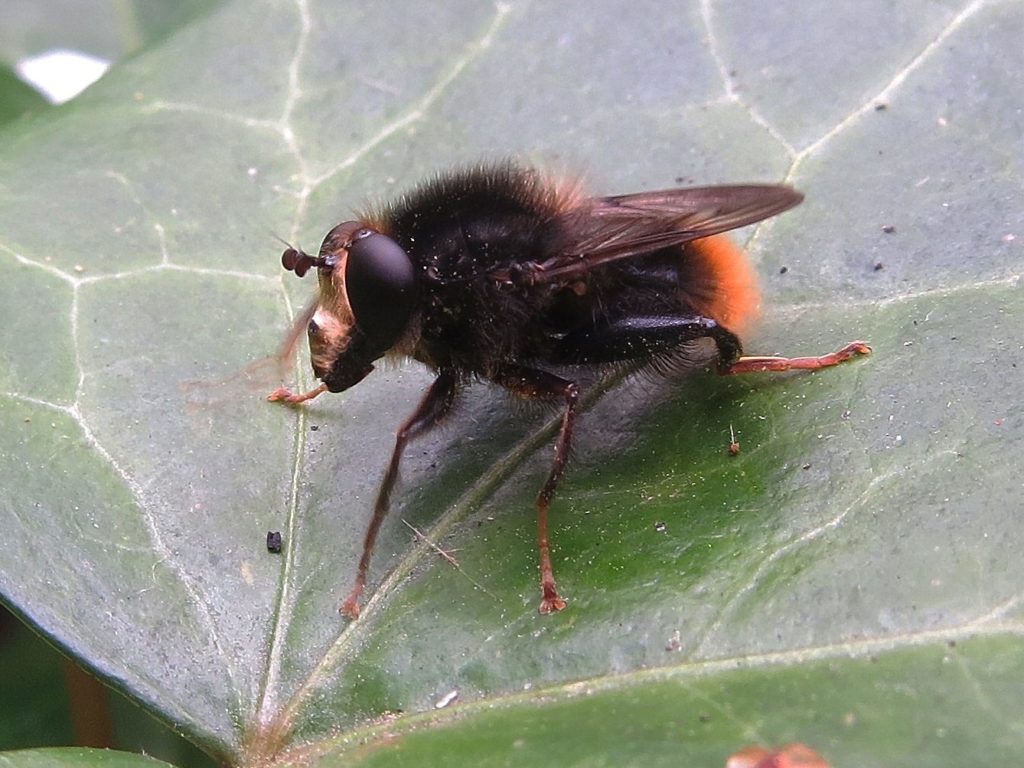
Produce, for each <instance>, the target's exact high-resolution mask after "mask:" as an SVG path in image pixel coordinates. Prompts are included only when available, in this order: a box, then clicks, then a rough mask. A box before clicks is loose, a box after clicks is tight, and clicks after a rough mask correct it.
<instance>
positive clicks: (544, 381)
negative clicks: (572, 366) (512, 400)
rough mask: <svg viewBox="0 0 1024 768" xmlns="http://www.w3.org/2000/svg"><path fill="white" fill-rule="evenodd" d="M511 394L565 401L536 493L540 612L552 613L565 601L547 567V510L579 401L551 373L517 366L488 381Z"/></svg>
mask: <svg viewBox="0 0 1024 768" xmlns="http://www.w3.org/2000/svg"><path fill="white" fill-rule="evenodd" d="M491 380H492V381H494V382H495V383H496V384H500V385H501V386H503V387H505V388H506V389H508V390H511V391H512V392H515V393H516V394H518V395H522V396H523V397H528V398H531V399H535V400H558V399H562V400H564V401H565V413H564V414H563V416H562V429H561V431H560V432H559V435H558V443H557V444H556V445H555V459H554V461H553V462H552V463H551V472H550V474H549V475H548V479H547V481H546V482H545V483H544V486H543V487H542V488H541V490H540V493H539V494H537V549H538V550H539V553H540V591H541V601H540V612H541V613H554V612H555V611H560V610H562V609H563V608H565V600H564V599H563V598H561V597H559V595H558V588H557V587H556V586H555V574H554V571H553V569H552V567H551V546H550V543H549V541H548V508H549V507H550V506H551V499H552V498H554V495H555V489H556V488H557V487H558V481H559V480H561V479H562V474H563V473H564V472H565V465H566V463H567V462H568V461H569V450H570V445H571V442H572V428H573V423H574V422H575V420H576V403H577V402H578V401H579V387H577V386H576V383H575V382H572V381H567V380H565V379H563V378H560V377H558V376H555V375H554V374H553V373H548V372H547V371H541V370H537V369H534V368H524V367H521V366H513V365H510V366H505V367H503V368H501V369H500V370H499V371H498V372H497V373H496V374H495V375H494V376H493V377H492V379H491Z"/></svg>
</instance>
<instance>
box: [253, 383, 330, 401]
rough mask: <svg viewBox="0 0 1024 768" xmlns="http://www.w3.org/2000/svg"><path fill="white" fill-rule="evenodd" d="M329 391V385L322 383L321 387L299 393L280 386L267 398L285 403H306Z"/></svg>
mask: <svg viewBox="0 0 1024 768" xmlns="http://www.w3.org/2000/svg"><path fill="white" fill-rule="evenodd" d="M326 391H327V385H326V384H321V385H320V386H319V387H315V388H314V389H311V390H309V392H300V393H298V394H296V393H294V392H292V391H291V390H290V389H288V387H278V388H277V389H275V390H274V391H273V392H271V393H270V394H269V395H267V400H269V401H270V402H272V403H284V404H285V405H298V404H299V403H304V402H306V401H307V400H312V399H313V398H314V397H316V396H317V395H322V394H323V393H324V392H326Z"/></svg>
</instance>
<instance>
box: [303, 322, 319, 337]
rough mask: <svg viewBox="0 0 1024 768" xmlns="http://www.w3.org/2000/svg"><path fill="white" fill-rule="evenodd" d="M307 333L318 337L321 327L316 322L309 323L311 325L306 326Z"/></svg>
mask: <svg viewBox="0 0 1024 768" xmlns="http://www.w3.org/2000/svg"><path fill="white" fill-rule="evenodd" d="M306 333H308V334H309V335H310V336H316V335H317V334H318V333H320V326H319V325H317V324H316V320H310V321H309V325H307V326H306Z"/></svg>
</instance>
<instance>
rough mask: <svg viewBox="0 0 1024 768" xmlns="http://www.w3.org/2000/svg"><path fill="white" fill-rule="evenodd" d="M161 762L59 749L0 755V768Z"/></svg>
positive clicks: (148, 767) (151, 766)
mask: <svg viewBox="0 0 1024 768" xmlns="http://www.w3.org/2000/svg"><path fill="white" fill-rule="evenodd" d="M166 765H167V763H164V762H162V761H160V760H155V759H153V758H152V757H146V756H145V755H133V754H130V753H127V752H114V751H112V750H109V749H85V748H79V747H74V748H72V747H61V748H56V749H26V750H22V751H18V752H2V753H0V766H2V768H159V767H160V766H166Z"/></svg>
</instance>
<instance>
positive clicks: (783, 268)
mask: <svg viewBox="0 0 1024 768" xmlns="http://www.w3.org/2000/svg"><path fill="white" fill-rule="evenodd" d="M787 272H789V267H779V274H780V275H784V274H786V273H787Z"/></svg>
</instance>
